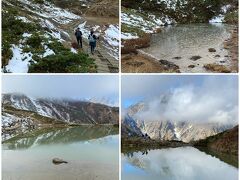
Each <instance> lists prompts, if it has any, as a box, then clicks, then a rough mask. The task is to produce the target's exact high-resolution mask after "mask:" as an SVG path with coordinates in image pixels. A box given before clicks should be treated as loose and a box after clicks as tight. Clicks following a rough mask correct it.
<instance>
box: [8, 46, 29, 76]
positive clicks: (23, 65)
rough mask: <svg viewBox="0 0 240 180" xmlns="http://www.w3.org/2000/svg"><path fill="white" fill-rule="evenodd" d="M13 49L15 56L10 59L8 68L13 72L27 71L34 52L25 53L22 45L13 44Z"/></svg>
mask: <svg viewBox="0 0 240 180" xmlns="http://www.w3.org/2000/svg"><path fill="white" fill-rule="evenodd" d="M11 50H12V52H13V57H12V58H11V59H10V60H9V63H8V65H7V66H6V70H7V71H8V72H12V73H27V72H28V67H29V65H30V61H31V60H32V56H33V54H32V53H30V52H29V53H24V52H23V50H22V45H12V47H11Z"/></svg>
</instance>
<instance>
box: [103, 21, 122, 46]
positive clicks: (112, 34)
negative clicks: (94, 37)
mask: <svg viewBox="0 0 240 180" xmlns="http://www.w3.org/2000/svg"><path fill="white" fill-rule="evenodd" d="M104 39H105V40H106V41H107V42H108V44H110V45H111V46H119V27H118V26H117V25H110V26H109V28H107V30H106V31H105V35H104Z"/></svg>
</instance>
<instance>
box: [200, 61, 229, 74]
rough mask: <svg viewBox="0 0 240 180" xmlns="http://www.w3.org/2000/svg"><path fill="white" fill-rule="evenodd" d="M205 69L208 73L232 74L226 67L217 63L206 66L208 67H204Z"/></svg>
mask: <svg viewBox="0 0 240 180" xmlns="http://www.w3.org/2000/svg"><path fill="white" fill-rule="evenodd" d="M204 68H205V69H206V70H207V71H211V72H216V73H230V72H231V70H230V69H228V68H227V67H226V66H224V65H220V64H216V63H213V64H206V65H204Z"/></svg>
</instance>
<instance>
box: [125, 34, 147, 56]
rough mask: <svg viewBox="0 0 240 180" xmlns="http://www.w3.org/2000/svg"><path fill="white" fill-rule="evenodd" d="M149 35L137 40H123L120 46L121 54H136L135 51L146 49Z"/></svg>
mask: <svg viewBox="0 0 240 180" xmlns="http://www.w3.org/2000/svg"><path fill="white" fill-rule="evenodd" d="M150 41H151V35H150V34H144V35H143V36H142V37H140V38H138V39H129V40H123V41H122V44H123V46H124V47H122V49H121V53H122V54H128V53H136V50H137V49H140V48H146V47H149V46H150Z"/></svg>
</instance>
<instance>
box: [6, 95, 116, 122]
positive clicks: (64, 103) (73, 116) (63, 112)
mask: <svg viewBox="0 0 240 180" xmlns="http://www.w3.org/2000/svg"><path fill="white" fill-rule="evenodd" d="M2 106H3V112H4V113H5V109H7V108H8V107H12V108H15V109H17V110H25V111H27V112H35V113H36V114H38V115H41V116H44V117H48V118H53V119H56V120H60V121H62V122H68V123H77V124H118V108H117V107H110V106H107V105H103V104H99V103H92V102H85V101H73V100H55V99H40V98H32V97H28V96H25V95H22V94H4V95H2ZM12 116H15V115H14V113H13V114H10V115H9V114H6V115H4V118H3V119H2V121H4V122H7V121H8V119H9V117H12Z"/></svg>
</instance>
